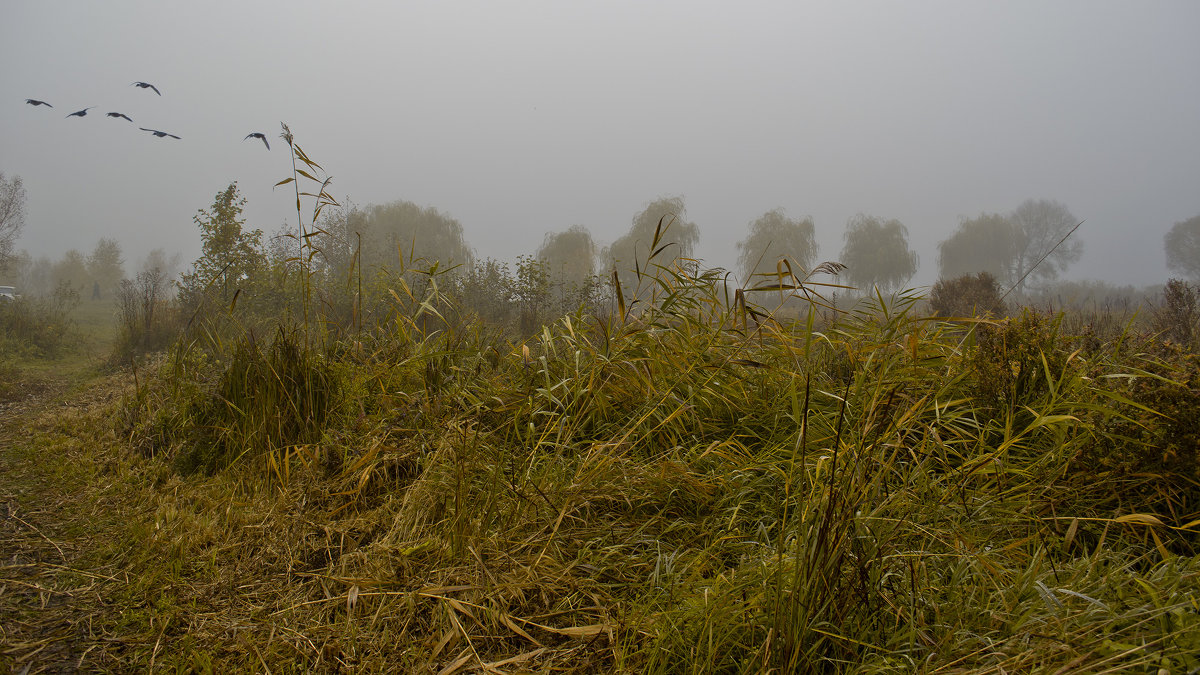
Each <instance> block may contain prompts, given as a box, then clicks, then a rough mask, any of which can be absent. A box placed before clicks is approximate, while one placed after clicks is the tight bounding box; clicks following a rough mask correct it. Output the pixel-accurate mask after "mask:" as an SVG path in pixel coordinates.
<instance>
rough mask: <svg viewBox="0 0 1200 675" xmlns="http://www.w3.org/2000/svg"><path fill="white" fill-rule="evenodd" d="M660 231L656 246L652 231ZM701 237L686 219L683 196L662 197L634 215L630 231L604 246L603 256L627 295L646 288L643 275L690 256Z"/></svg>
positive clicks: (655, 272) (667, 266) (671, 265)
mask: <svg viewBox="0 0 1200 675" xmlns="http://www.w3.org/2000/svg"><path fill="white" fill-rule="evenodd" d="M656 232H657V233H658V234H659V240H658V242H657V247H656V248H654V249H651V246H652V245H654V243H655V239H654V238H655V233H656ZM699 240H700V228H699V227H698V226H697V225H696V224H695V223H692V222H688V220H687V207H686V206H685V205H684V203H683V197H662V198H659V199H657V200H655V201H653V202H651V203H650V204H648V205H647V206H646V208H644V209H643V210H642V211H641V212H640V213H638V214H637V215H635V216H634V217H633V224H632V225H631V226H630V228H629V231H628V232H626V233H625V234H624V235H622V236H620V237H618V238H617V240H616V241H614V242H613V243H612V244H611V245H610V246H608V247H607V248H605V249H604V253H603V256H602V258H603V260H604V263H605V265H606V266H607V267H608V269H609V270H616V272H617V278H618V279H619V280H620V282H621V288H622V289H624V290H625V293H626V296H627V297H632V294H633V293H634V292H635V291H636V289H638V288H639V287H641V288H649V284H647V283H645V281H644V279H639V278H638V272H639V271H640V272H641V274H642V275H649V276H650V277H654V276H656V275H657V274H658V271H659V268H666V269H670V268H671V267H673V266H675V265H678V264H680V263H681V262H684V261H685V260H686V259H690V258H691V257H692V255H693V251H694V250H695V248H696V242H698V241H699Z"/></svg>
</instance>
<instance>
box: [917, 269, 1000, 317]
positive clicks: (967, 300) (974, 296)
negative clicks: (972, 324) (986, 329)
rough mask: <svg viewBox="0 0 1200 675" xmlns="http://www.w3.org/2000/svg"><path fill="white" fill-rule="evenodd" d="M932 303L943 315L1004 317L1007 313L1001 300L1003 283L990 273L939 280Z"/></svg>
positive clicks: (932, 295) (930, 298) (936, 310)
mask: <svg viewBox="0 0 1200 675" xmlns="http://www.w3.org/2000/svg"><path fill="white" fill-rule="evenodd" d="M929 304H930V306H931V307H933V310H934V311H935V312H937V313H938V314H939V315H941V316H977V315H982V314H993V315H995V316H1004V314H1005V312H1006V308H1005V306H1004V301H1003V300H1001V299H1000V282H998V281H996V277H994V276H992V275H991V273H990V272H980V273H979V274H976V275H974V276H971V275H970V274H964V275H963V276H961V277H958V278H956V279H942V280H940V281H938V282H937V283H936V284H934V285H933V291H932V293H931V294H930V296H929Z"/></svg>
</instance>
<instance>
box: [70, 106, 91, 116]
mask: <svg viewBox="0 0 1200 675" xmlns="http://www.w3.org/2000/svg"><path fill="white" fill-rule="evenodd" d="M95 107H96V106H94V105H89V106H88V107H86V108H84V109H83V110H76V111H75V112H73V113H71V114H70V115H67V117H86V116H87V111H89V110H91V109H92V108H95Z"/></svg>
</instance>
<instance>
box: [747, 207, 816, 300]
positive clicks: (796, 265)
mask: <svg viewBox="0 0 1200 675" xmlns="http://www.w3.org/2000/svg"><path fill="white" fill-rule="evenodd" d="M737 247H738V267H739V268H740V270H741V272H742V274H743V275H744V276H745V278H746V283H748V284H750V285H753V284H754V277H755V275H763V274H774V273H776V271H777V270H778V269H779V263H780V262H781V261H783V260H786V261H787V263H788V266H790V267H791V270H792V273H793V274H795V275H797V276H799V277H803V276H804V273H805V272H807V271H808V270H810V269H811V268H812V265H813V262H814V261H816V259H817V239H816V226H815V225H814V224H813V220H812V218H811V217H807V216H806V217H804V218H800V219H796V218H788V217H787V214H785V213H784V211H783V209H774V210H772V211H767V212H766V213H764V214H763V215H762V216H760V217H759V218H758V219H757V220H755V221H754V222H752V223H750V233H749V234H748V235H746V238H745V239H743V240H742V241H740V242H738V245H737Z"/></svg>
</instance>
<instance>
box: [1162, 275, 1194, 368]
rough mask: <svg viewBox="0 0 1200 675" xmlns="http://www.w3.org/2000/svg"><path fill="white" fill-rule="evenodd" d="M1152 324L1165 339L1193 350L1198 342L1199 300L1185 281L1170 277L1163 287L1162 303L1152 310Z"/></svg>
mask: <svg viewBox="0 0 1200 675" xmlns="http://www.w3.org/2000/svg"><path fill="white" fill-rule="evenodd" d="M1152 326H1153V328H1154V330H1155V332H1157V333H1159V334H1160V335H1162V337H1163V338H1164V339H1166V340H1170V341H1171V342H1173V343H1175V344H1178V345H1181V346H1183V347H1185V348H1190V349H1192V350H1195V349H1196V347H1197V343H1198V342H1200V302H1198V301H1197V298H1196V290H1195V289H1194V288H1192V287H1191V286H1189V285H1188V284H1187V282H1185V281H1180V280H1179V279H1171V280H1170V281H1168V282H1167V285H1166V287H1165V288H1163V304H1162V307H1159V308H1158V309H1156V310H1155V311H1154V317H1153V319H1152Z"/></svg>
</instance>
